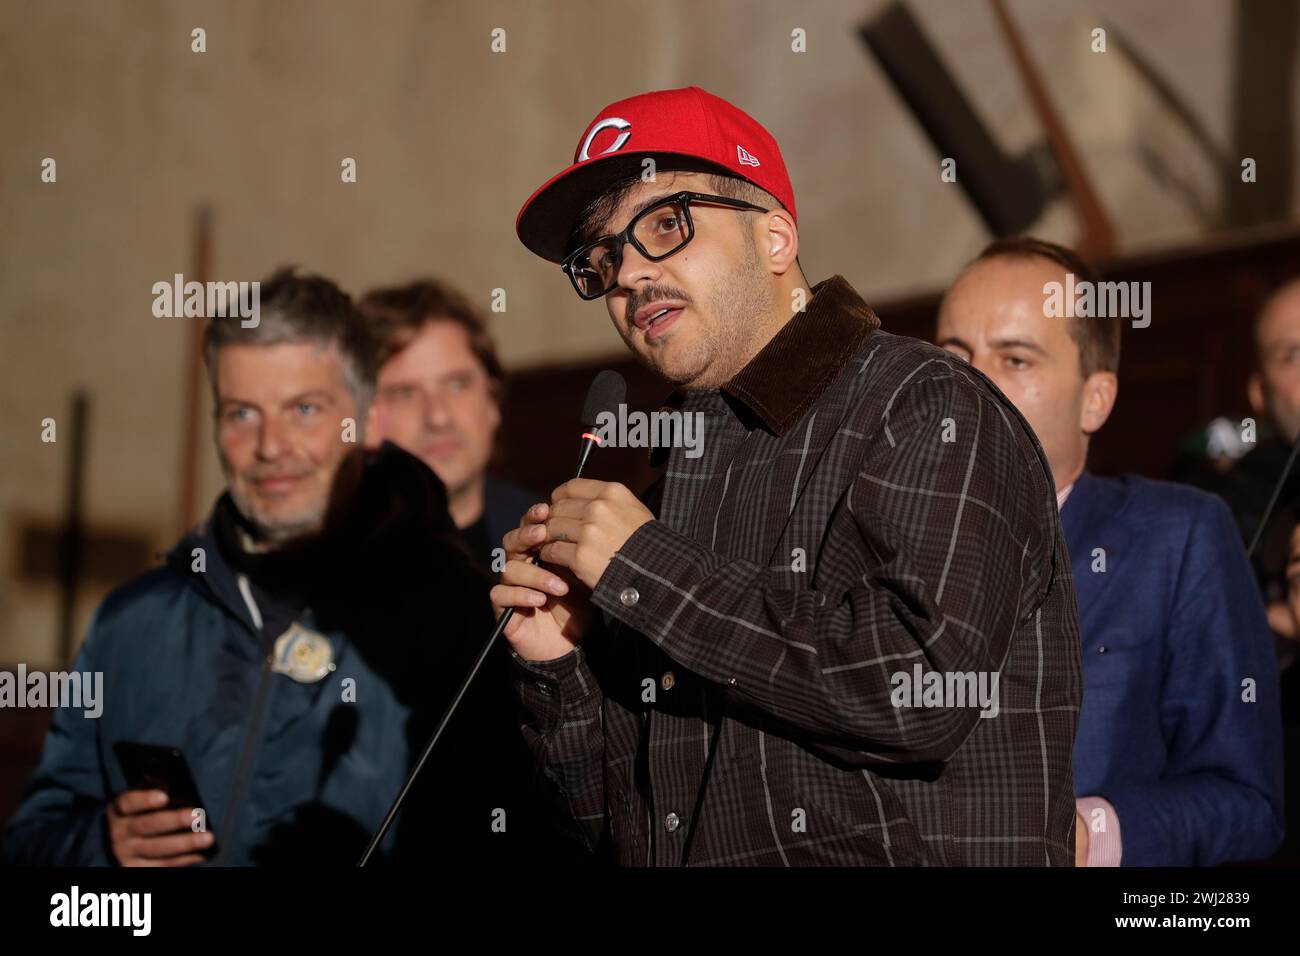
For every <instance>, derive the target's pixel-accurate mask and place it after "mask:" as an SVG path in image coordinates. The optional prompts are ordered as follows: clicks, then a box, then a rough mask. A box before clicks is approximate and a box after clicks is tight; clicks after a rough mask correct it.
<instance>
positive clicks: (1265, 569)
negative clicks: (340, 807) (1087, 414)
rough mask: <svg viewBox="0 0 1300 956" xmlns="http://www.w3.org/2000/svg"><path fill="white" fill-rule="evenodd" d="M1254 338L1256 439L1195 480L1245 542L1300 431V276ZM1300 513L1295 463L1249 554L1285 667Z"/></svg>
mask: <svg viewBox="0 0 1300 956" xmlns="http://www.w3.org/2000/svg"><path fill="white" fill-rule="evenodd" d="M1254 338H1255V371H1254V372H1253V373H1252V374H1251V376H1250V379H1249V381H1248V383H1247V396H1248V397H1249V399H1250V407H1251V409H1252V411H1253V412H1254V413H1255V416H1256V418H1257V419H1258V423H1259V426H1260V428H1259V437H1258V440H1257V445H1256V447H1255V448H1254V450H1252V451H1251V452H1249V453H1248V454H1247V455H1246V456H1245V457H1244V458H1242V459H1241V460H1240V461H1238V462H1237V463H1236V464H1235V465H1234V466H1233V468H1232V470H1231V471H1229V472H1228V473H1227V475H1225V476H1223V477H1222V478H1221V479H1219V480H1216V481H1204V480H1202V481H1198V482H1197V483H1198V484H1201V485H1202V487H1207V488H1209V489H1210V490H1212V491H1215V492H1217V493H1218V494H1219V495H1221V496H1222V497H1223V499H1224V500H1225V501H1227V502H1228V507H1229V508H1231V509H1232V513H1233V515H1234V517H1235V518H1236V520H1237V528H1238V530H1239V531H1240V532H1241V537H1242V540H1243V541H1245V542H1246V543H1247V544H1249V543H1250V542H1251V541H1252V540H1253V539H1254V536H1255V532H1256V530H1257V529H1258V527H1259V523H1260V521H1261V520H1262V518H1263V517H1264V509H1265V508H1266V507H1267V505H1268V502H1269V499H1270V498H1271V497H1272V494H1273V489H1274V487H1275V486H1276V485H1277V483H1278V480H1279V479H1280V478H1281V477H1282V472H1283V470H1284V469H1285V468H1286V463H1287V459H1288V458H1289V457H1290V454H1291V448H1292V446H1293V444H1294V443H1295V440H1296V437H1297V436H1298V435H1300V279H1295V280H1292V281H1291V282H1288V283H1286V284H1285V285H1283V286H1282V287H1281V288H1280V289H1278V290H1277V291H1276V292H1275V293H1274V294H1273V295H1272V296H1271V297H1269V299H1268V300H1267V301H1266V302H1265V303H1264V307H1263V308H1262V309H1261V310H1260V312H1259V314H1258V316H1256V319H1255V327H1254ZM1298 516H1300V469H1293V471H1292V472H1291V474H1290V475H1289V476H1288V478H1287V480H1286V481H1285V483H1284V484H1283V485H1282V490H1281V493H1280V494H1279V495H1278V499H1277V504H1276V505H1275V506H1274V509H1273V514H1272V516H1271V517H1270V518H1269V522H1268V526H1267V527H1266V528H1265V529H1264V532H1263V534H1261V535H1260V539H1259V544H1258V545H1256V548H1255V552H1254V554H1252V555H1251V564H1252V566H1253V568H1254V571H1255V577H1256V580H1257V581H1258V582H1259V588H1260V592H1261V593H1262V594H1263V597H1264V603H1265V605H1266V606H1267V608H1268V617H1269V624H1270V626H1271V627H1272V629H1273V632H1274V634H1276V635H1277V637H1278V644H1277V650H1278V663H1279V664H1280V666H1281V667H1282V669H1283V671H1284V672H1285V671H1286V670H1288V669H1289V668H1290V667H1291V665H1292V663H1293V662H1294V661H1295V659H1296V657H1297V656H1298V655H1300V628H1298V627H1297V624H1296V619H1295V617H1294V615H1293V614H1292V613H1291V610H1290V607H1289V605H1288V604H1287V585H1286V580H1285V569H1286V564H1287V559H1288V555H1289V550H1290V549H1289V542H1290V537H1291V531H1292V529H1293V528H1294V527H1295V525H1296V520H1297V517H1298Z"/></svg>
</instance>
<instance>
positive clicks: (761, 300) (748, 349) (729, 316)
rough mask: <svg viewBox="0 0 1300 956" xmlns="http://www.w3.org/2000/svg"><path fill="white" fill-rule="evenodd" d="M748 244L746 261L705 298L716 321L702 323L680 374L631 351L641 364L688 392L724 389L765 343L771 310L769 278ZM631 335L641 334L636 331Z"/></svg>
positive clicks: (751, 243) (755, 248)
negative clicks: (697, 337) (722, 387)
mask: <svg viewBox="0 0 1300 956" xmlns="http://www.w3.org/2000/svg"><path fill="white" fill-rule="evenodd" d="M748 239H749V241H748V243H747V249H746V255H745V258H744V259H743V260H742V261H741V262H740V264H739V265H737V266H736V268H735V269H734V270H732V271H731V272H730V273H729V274H727V275H726V276H725V277H724V278H723V279H722V280H721V281H720V282H719V283H718V284H717V285H716V286H715V287H714V290H713V293H712V295H710V296H709V299H708V305H709V311H710V312H711V313H712V314H713V315H714V316H715V317H716V318H717V322H716V323H714V324H708V323H701V324H700V326H699V336H700V337H699V339H698V340H697V341H696V343H695V345H694V346H693V347H692V348H691V349H690V350H689V351H688V352H687V353H686V355H685V356H684V357H681V359H680V360H679V362H678V371H676V372H672V371H670V370H669V369H666V368H664V367H663V365H662V364H660V363H659V362H658V361H656V356H655V354H654V351H653V350H652V351H650V352H640V351H637V350H635V349H633V350H632V353H633V354H634V355H635V356H636V357H637V358H638V359H639V360H640V361H641V363H642V364H643V365H645V366H647V367H648V368H650V369H651V370H652V371H654V372H656V373H657V374H658V375H660V376H661V377H663V378H665V379H667V380H668V381H670V382H672V383H673V384H674V385H680V386H681V387H682V388H684V389H686V390H687V391H707V390H709V389H714V388H720V387H721V386H723V385H725V384H726V383H727V382H728V381H730V380H731V379H732V378H733V377H734V376H735V375H736V374H737V373H738V372H739V371H740V370H741V369H742V368H744V367H745V365H746V364H748V362H749V360H750V359H752V358H753V357H754V355H755V354H757V353H758V351H759V350H760V348H761V347H762V345H763V344H766V341H767V339H768V338H770V336H769V335H768V334H767V326H768V324H769V323H770V321H771V310H772V298H771V293H770V291H769V289H768V286H767V279H768V274H767V272H766V270H764V269H763V268H762V263H761V262H760V260H759V257H758V246H757V244H756V243H755V242H754V239H753V236H749V237H748ZM632 334H634V335H635V334H640V333H639V330H636V328H635V326H633V327H632ZM628 345H629V347H630V346H631V343H630V342H629V343H628Z"/></svg>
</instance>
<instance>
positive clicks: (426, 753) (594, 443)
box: [357, 369, 627, 867]
mask: <svg viewBox="0 0 1300 956" xmlns="http://www.w3.org/2000/svg"><path fill="white" fill-rule="evenodd" d="M626 398H627V382H626V381H625V380H624V378H623V376H622V375H620V374H619V373H618V372H615V371H613V370H612V369H605V370H604V371H603V372H599V373H598V374H597V375H596V377H595V378H594V379H592V381H591V387H590V388H588V389H587V400H586V402H584V403H583V405H582V427H583V433H582V445H581V446H580V447H579V449H578V468H577V471H576V472H575V473H574V477H575V478H581V477H582V469H583V468H584V467H585V466H586V464H587V459H588V458H590V457H591V450H592V449H593V448H596V447H598V446H599V445H600V444H601V437H600V434H599V433H598V432H597V431H596V427H597V424H598V422H599V419H600V416H601V414H602V413H603V412H607V411H608V412H611V413H613V414H614V415H617V414H618V411H617V409H618V406H619V405H622V404H623V402H624V401H625V400H626ZM529 561H530V562H531V563H533V564H536V563H537V558H536V557H535V556H534V557H532V558H530V559H529ZM514 614H515V609H514V608H513V607H508V608H506V609H505V610H504V611H503V612H502V613H501V617H500V618H498V619H497V626H496V627H495V628H493V630H492V636H491V637H489V638H488V639H487V641H486V643H484V645H483V650H481V651H479V655H478V658H477V659H476V660H475V661H474V666H473V667H471V668H470V670H469V673H468V674H467V675H466V676H465V679H464V680H463V681H461V684H460V687H459V689H457V691H456V694H455V696H453V697H452V699H451V703H450V704H449V705H447V710H446V713H444V714H443V715H442V720H440V721H438V726H437V728H436V729H435V730H434V732H433V736H432V737H430V738H429V742H428V743H427V744H425V745H424V750H423V751H422V752H421V753H420V758H419V759H418V760H417V761H416V762H415V766H414V767H413V768H412V769H411V773H410V775H409V776H408V777H407V778H406V783H404V784H403V785H402V789H401V790H400V791H399V792H398V794H397V799H395V800H394V801H393V805H392V807H390V808H389V810H388V815H387V816H386V817H384V822H383V823H381V824H380V825H379V829H378V830H376V831H375V835H374V836H373V837H371V838H370V844H369V845H368V846H367V847H366V852H365V853H363V854H361V859H360V860H359V861H358V862H357V866H359V867H360V866H365V865H366V864H367V863H368V862H370V857H371V856H372V855H373V854H374V852H375V849H376V848H377V847H378V846H379V844H380V843H382V842H383V839H384V836H385V835H386V834H387V833H388V829H389V827H391V826H392V825H393V821H394V820H395V819H397V813H398V811H399V810H401V809H402V803H403V801H405V800H406V796H407V794H408V793H410V792H411V787H412V786H414V784H415V778H416V777H418V776H419V774H420V771H421V770H422V769H424V765H425V763H426V762H427V761H428V759H429V757H430V755H431V754H432V753H433V748H434V747H435V746H437V744H438V739H439V738H440V737H442V732H443V731H444V730H445V729H446V728H447V725H448V724H449V723H451V718H452V717H453V716H454V715H455V713H456V709H457V708H458V707H459V706H460V702H461V700H462V699H464V697H465V692H466V691H467V690H469V687H470V685H471V684H472V683H474V678H475V677H477V676H478V672H479V670H480V669H482V667H483V662H484V661H486V660H487V658H488V654H490V653H491V652H492V648H493V646H494V645H495V644H496V642H497V638H498V637H500V636H501V635H502V633H504V632H505V629H506V625H507V624H509V623H510V619H511V618H512V617H514Z"/></svg>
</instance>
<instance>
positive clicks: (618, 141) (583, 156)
mask: <svg viewBox="0 0 1300 956" xmlns="http://www.w3.org/2000/svg"><path fill="white" fill-rule="evenodd" d="M603 129H621V130H622V131H623V132H621V133H619V134H618V136H616V137H615V138H614V143H613V145H612V146H610V147H609V149H602V150H601V151H600V155H602V156H604V155H605V154H606V153H612V152H614V151H616V150H620V149H622V148H623V144H624V143H626V142H627V138H628V137H629V136H631V135H632V134H631V133H630V132H629V130H631V129H632V124H631V123H629V122H628V121H627V120H625V119H623V118H622V117H620V116H606V117H605V118H604V119H603V120H601V121H600V122H599V123H597V124H596V125H595V126H593V127H592V128H591V132H590V133H588V134H587V138H586V139H584V140H583V141H582V149H580V150H578V162H580V163H582V162H586V161H587V160H588V159H591V157H590V156H589V155H588V154H587V153H588V151H589V150H590V149H591V141H592V140H593V139H595V138H596V134H597V133H599V132H600V131H601V130H603Z"/></svg>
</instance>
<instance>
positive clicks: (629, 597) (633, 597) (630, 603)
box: [618, 588, 641, 607]
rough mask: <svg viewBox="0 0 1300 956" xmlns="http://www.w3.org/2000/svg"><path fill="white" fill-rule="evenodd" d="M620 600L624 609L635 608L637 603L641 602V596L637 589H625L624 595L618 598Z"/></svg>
mask: <svg viewBox="0 0 1300 956" xmlns="http://www.w3.org/2000/svg"><path fill="white" fill-rule="evenodd" d="M618 600H619V603H620V604H622V605H623V606H624V607H634V606H635V605H636V602H637V601H639V600H641V594H640V593H639V592H638V591H637V589H636V588H624V589H623V593H622V594H620V595H619V596H618Z"/></svg>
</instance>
